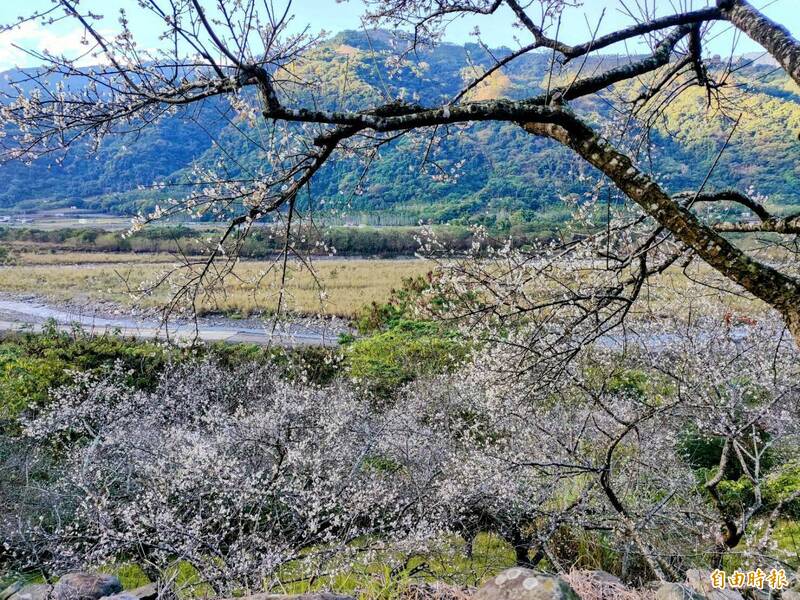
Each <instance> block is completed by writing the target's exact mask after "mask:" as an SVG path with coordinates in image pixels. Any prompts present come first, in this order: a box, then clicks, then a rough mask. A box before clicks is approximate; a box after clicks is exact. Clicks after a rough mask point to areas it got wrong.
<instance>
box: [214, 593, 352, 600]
mask: <svg viewBox="0 0 800 600" xmlns="http://www.w3.org/2000/svg"><path fill="white" fill-rule="evenodd" d="M226 600H355V598H353V597H352V596H344V595H341V594H334V593H333V592H313V593H309V594H287V595H284V594H269V593H264V594H252V595H250V596H242V597H241V598H227V599H226Z"/></svg>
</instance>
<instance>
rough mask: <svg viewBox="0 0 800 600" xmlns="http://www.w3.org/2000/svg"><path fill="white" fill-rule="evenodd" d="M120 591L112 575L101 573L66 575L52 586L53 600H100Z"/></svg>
mask: <svg viewBox="0 0 800 600" xmlns="http://www.w3.org/2000/svg"><path fill="white" fill-rule="evenodd" d="M121 591H122V584H121V583H120V582H119V579H118V578H117V577H115V576H114V575H106V574H102V573H83V572H77V573H67V574H66V575H63V576H62V577H61V579H59V580H58V583H56V584H55V585H54V586H53V600H100V598H102V597H103V596H112V595H114V594H117V593H119V592H121Z"/></svg>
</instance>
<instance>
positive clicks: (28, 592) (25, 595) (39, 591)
mask: <svg viewBox="0 0 800 600" xmlns="http://www.w3.org/2000/svg"><path fill="white" fill-rule="evenodd" d="M52 592H53V586H52V585H48V584H46V583H35V584H33V585H26V586H25V587H23V588H22V589H21V590H19V591H18V592H17V593H15V594H12V595H11V596H9V598H8V600H47V599H48V598H50V594H51V593H52Z"/></svg>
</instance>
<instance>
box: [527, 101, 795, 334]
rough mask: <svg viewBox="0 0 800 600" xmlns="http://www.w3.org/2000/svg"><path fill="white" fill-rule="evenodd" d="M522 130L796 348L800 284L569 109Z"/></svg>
mask: <svg viewBox="0 0 800 600" xmlns="http://www.w3.org/2000/svg"><path fill="white" fill-rule="evenodd" d="M522 127H523V128H524V129H525V130H526V131H528V132H530V133H534V134H536V135H542V136H546V137H550V138H553V139H555V140H557V141H559V142H561V143H562V144H564V145H565V146H568V147H569V148H571V149H572V150H574V151H575V152H576V153H577V154H579V155H580V156H581V157H583V159H584V160H586V161H587V162H589V163H590V164H592V165H593V166H595V167H596V168H597V169H599V170H600V171H602V172H603V173H604V174H605V175H607V176H608V177H609V178H610V179H611V180H613V181H614V183H615V184H616V185H617V187H618V188H619V189H620V190H622V191H623V192H624V193H625V194H626V195H627V196H628V197H629V198H630V199H631V200H633V201H634V202H636V203H637V204H638V205H639V206H641V207H642V209H644V211H645V212H646V213H647V214H649V215H650V216H651V217H653V218H654V219H655V220H656V221H657V222H658V223H659V224H661V225H663V226H664V227H665V228H666V229H668V230H669V231H670V232H672V234H673V235H674V236H675V237H676V238H677V239H678V240H680V241H681V242H683V243H684V244H686V245H687V246H688V247H690V248H692V249H693V250H694V251H695V252H696V253H697V254H698V255H699V256H700V257H701V258H702V259H703V260H704V261H705V262H706V263H708V264H709V265H710V266H711V267H713V268H714V269H716V270H717V271H719V272H720V273H722V274H723V275H725V276H726V277H727V278H728V279H730V280H731V281H733V282H735V283H737V284H738V285H740V286H742V287H743V288H744V289H746V290H747V291H748V292H750V293H751V294H753V295H754V296H755V297H757V298H759V299H761V300H763V301H764V302H766V303H767V304H769V305H770V306H772V307H773V308H775V309H777V310H778V311H779V312H780V313H781V314H782V315H783V317H784V319H785V320H786V324H787V327H788V328H789V331H790V332H791V333H792V335H793V336H794V338H795V341H796V342H797V344H798V346H800V281H798V280H797V279H795V278H794V277H791V276H789V275H785V274H783V273H781V272H780V271H777V270H776V269H773V268H772V267H770V266H769V265H766V264H763V263H761V262H759V261H757V260H754V259H752V258H751V257H749V256H748V255H747V254H745V253H744V252H742V251H741V250H739V248H737V247H736V246H734V245H733V244H731V243H730V242H729V241H728V240H726V239H725V238H724V237H722V236H721V235H720V234H718V233H717V232H715V231H714V230H713V229H711V228H710V227H708V226H706V225H704V224H703V223H702V222H700V220H699V219H698V218H697V217H696V216H695V215H694V214H693V213H692V212H691V211H689V210H688V209H686V208H684V207H683V206H681V205H680V204H679V203H677V202H676V201H675V200H674V199H673V198H672V197H671V196H670V195H669V194H667V193H666V192H665V191H664V190H662V189H661V188H660V187H659V186H658V184H656V182H655V181H653V180H652V179H651V178H650V177H648V176H647V175H646V174H645V173H643V172H641V171H640V170H639V169H638V168H636V167H635V166H634V164H633V162H632V161H631V159H630V158H628V157H627V156H625V155H624V154H622V153H621V152H620V151H618V150H617V149H616V148H615V147H614V146H613V145H612V144H610V143H609V142H608V141H607V140H605V139H603V138H601V137H600V136H599V135H597V134H596V133H595V132H594V131H593V130H592V129H591V128H590V127H589V126H588V125H586V124H585V123H584V122H583V121H581V120H580V119H578V118H577V117H576V116H575V115H573V114H572V113H571V112H569V111H568V110H564V114H563V118H562V119H559V120H558V123H541V122H528V123H523V124H522Z"/></svg>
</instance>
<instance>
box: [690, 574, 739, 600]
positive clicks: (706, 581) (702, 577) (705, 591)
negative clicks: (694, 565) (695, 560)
mask: <svg viewBox="0 0 800 600" xmlns="http://www.w3.org/2000/svg"><path fill="white" fill-rule="evenodd" d="M686 585H688V586H689V587H690V588H692V589H693V590H694V591H695V592H697V593H699V594H700V595H702V596H704V597H705V598H707V600H744V596H742V595H741V594H740V593H739V592H738V591H736V590H734V589H731V588H727V589H724V590H718V589H715V588H714V586H713V585H711V571H701V570H700V569H689V570H688V571H686Z"/></svg>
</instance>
